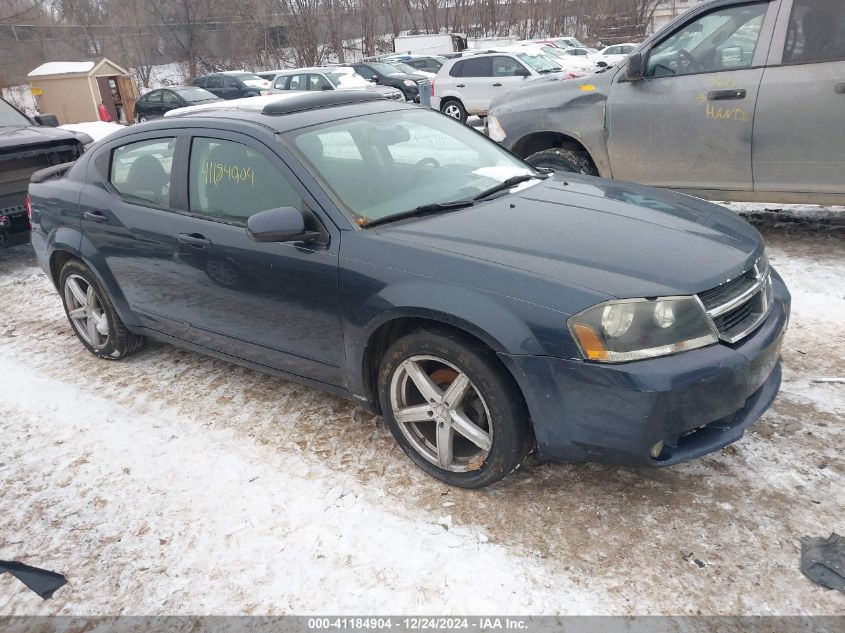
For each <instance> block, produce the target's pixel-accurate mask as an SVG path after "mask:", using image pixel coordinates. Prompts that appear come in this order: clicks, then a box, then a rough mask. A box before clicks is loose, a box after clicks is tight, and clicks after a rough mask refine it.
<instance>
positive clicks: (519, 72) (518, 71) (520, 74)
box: [513, 67, 531, 77]
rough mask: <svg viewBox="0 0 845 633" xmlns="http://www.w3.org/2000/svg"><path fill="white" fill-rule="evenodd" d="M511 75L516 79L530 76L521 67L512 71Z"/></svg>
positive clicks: (525, 69)
mask: <svg viewBox="0 0 845 633" xmlns="http://www.w3.org/2000/svg"><path fill="white" fill-rule="evenodd" d="M513 74H514V75H515V76H517V77H530V76H531V73H530V72H528V69H527V68H523V67H520V68H517V69H516V70H514V72H513Z"/></svg>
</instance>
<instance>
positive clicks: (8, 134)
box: [0, 125, 79, 149]
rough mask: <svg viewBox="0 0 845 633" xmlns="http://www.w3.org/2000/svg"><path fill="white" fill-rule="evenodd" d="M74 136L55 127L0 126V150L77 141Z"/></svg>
mask: <svg viewBox="0 0 845 633" xmlns="http://www.w3.org/2000/svg"><path fill="white" fill-rule="evenodd" d="M77 140H79V139H78V137H77V136H76V134H74V133H73V132H70V131H68V130H62V129H60V128H56V127H42V126H38V125H31V126H26V127H20V126H15V127H2V126H0V149H5V148H10V147H18V146H20V145H36V144H38V143H52V142H54V141H77Z"/></svg>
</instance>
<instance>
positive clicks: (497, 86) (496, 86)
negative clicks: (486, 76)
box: [493, 81, 502, 88]
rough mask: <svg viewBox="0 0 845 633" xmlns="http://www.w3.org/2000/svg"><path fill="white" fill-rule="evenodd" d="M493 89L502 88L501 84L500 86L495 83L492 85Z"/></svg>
mask: <svg viewBox="0 0 845 633" xmlns="http://www.w3.org/2000/svg"><path fill="white" fill-rule="evenodd" d="M493 87H494V88H501V87H502V84H500V83H499V82H498V81H497V82H496V83H494V84H493Z"/></svg>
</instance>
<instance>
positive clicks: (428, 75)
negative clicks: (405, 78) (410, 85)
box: [387, 59, 439, 81]
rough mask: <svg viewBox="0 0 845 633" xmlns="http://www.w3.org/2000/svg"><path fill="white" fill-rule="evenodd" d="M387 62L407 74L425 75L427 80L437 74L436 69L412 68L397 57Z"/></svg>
mask: <svg viewBox="0 0 845 633" xmlns="http://www.w3.org/2000/svg"><path fill="white" fill-rule="evenodd" d="M387 63H388V64H390V65H391V66H393V67H394V68H397V69H398V70H399V71H400V72H403V73H407V74H409V75H422V76H423V77H426V78H427V79H428V80H429V81H431V80H432V79H434V76H435V75H436V74H437V71H434V72H431V71H428V70H420V69H418V68H414V67H413V66H409V65H408V64H406V63H405V62H403V61H401V60H398V59H392V60H390V61H388V62H387ZM438 70H439V69H438Z"/></svg>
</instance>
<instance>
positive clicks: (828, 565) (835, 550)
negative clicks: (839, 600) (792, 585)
mask: <svg viewBox="0 0 845 633" xmlns="http://www.w3.org/2000/svg"><path fill="white" fill-rule="evenodd" d="M801 572H802V573H803V574H804V575H805V576H806V577H807V578H809V579H810V580H812V581H813V582H815V583H817V584H819V585H821V586H822V587H827V588H828V589H836V590H838V591H842V592H845V538H843V537H841V536H839V534H836V533H835V532H834V533H832V534H831V535H830V536H828V537H827V538H824V537H822V536H818V537H813V536H805V537H804V538H802V539H801Z"/></svg>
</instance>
